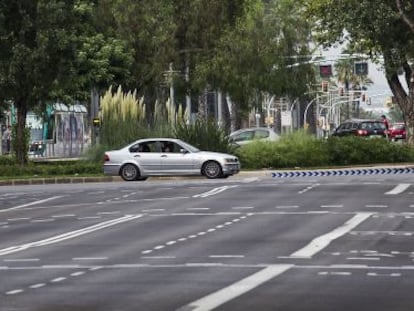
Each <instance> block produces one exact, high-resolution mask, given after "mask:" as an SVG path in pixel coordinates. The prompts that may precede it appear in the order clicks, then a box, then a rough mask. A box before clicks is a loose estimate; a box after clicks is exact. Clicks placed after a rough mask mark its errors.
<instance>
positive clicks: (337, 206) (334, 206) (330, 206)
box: [321, 204, 344, 208]
mask: <svg viewBox="0 0 414 311" xmlns="http://www.w3.org/2000/svg"><path fill="white" fill-rule="evenodd" d="M341 207H344V206H343V205H342V204H340V205H321V208H341Z"/></svg>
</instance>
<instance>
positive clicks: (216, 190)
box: [193, 185, 237, 198]
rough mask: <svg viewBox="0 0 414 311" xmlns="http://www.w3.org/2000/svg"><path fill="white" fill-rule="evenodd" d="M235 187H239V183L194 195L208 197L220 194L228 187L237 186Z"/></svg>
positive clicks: (195, 196) (194, 196)
mask: <svg viewBox="0 0 414 311" xmlns="http://www.w3.org/2000/svg"><path fill="white" fill-rule="evenodd" d="M235 187H237V185H234V186H222V187H217V188H214V189H211V190H210V191H207V192H204V193H200V194H196V195H193V198H206V197H208V196H212V195H215V194H218V193H220V192H223V191H225V190H227V189H231V188H235Z"/></svg>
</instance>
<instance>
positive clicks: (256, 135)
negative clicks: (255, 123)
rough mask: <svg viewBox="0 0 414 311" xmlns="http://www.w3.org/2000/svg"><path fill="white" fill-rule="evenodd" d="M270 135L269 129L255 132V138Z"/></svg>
mask: <svg viewBox="0 0 414 311" xmlns="http://www.w3.org/2000/svg"><path fill="white" fill-rule="evenodd" d="M267 137H269V132H268V131H264V130H256V131H255V132H254V138H255V139H260V138H267Z"/></svg>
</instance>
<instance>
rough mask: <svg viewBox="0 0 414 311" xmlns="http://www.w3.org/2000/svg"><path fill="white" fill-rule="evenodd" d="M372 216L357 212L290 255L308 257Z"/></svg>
mask: <svg viewBox="0 0 414 311" xmlns="http://www.w3.org/2000/svg"><path fill="white" fill-rule="evenodd" d="M371 216H372V213H358V214H356V215H355V216H354V217H352V218H351V219H350V220H348V221H347V222H346V223H344V224H343V225H342V226H340V227H338V228H335V229H334V230H332V231H331V232H328V233H326V234H324V235H321V236H319V237H317V238H315V239H313V240H312V241H311V242H310V243H309V244H308V245H306V246H305V247H303V248H301V249H299V250H298V251H296V252H294V253H293V254H291V255H290V256H291V257H304V258H310V257H312V256H313V255H315V254H316V253H318V252H319V251H321V250H322V249H324V248H325V247H327V246H328V245H329V244H330V243H331V242H332V241H333V240H335V239H337V238H339V237H341V236H343V235H345V234H347V233H348V232H350V231H351V230H352V229H354V228H355V227H357V226H358V225H359V224H360V223H362V222H364V221H365V220H366V219H368V218H369V217H371Z"/></svg>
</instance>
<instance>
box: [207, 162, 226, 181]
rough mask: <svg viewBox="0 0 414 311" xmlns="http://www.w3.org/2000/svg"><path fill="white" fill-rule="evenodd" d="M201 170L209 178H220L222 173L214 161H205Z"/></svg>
mask: <svg viewBox="0 0 414 311" xmlns="http://www.w3.org/2000/svg"><path fill="white" fill-rule="evenodd" d="M202 172H203V175H204V176H206V177H207V178H209V179H214V178H220V177H221V176H222V175H223V173H222V170H221V166H220V164H219V163H217V162H215V161H208V162H206V163H205V164H204V165H203V171H202Z"/></svg>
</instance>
